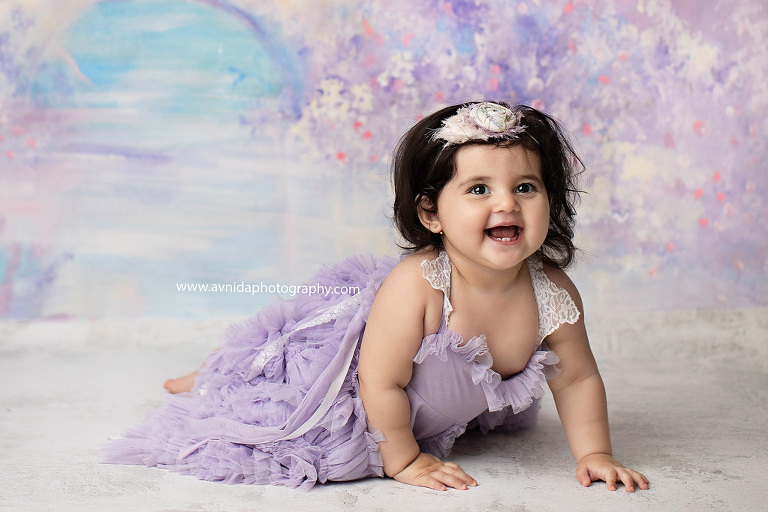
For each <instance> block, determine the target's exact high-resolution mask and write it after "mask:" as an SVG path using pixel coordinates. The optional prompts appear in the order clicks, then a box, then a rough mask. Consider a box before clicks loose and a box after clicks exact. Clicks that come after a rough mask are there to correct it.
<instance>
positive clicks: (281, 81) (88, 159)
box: [0, 0, 768, 319]
mask: <svg viewBox="0 0 768 512" xmlns="http://www.w3.org/2000/svg"><path fill="white" fill-rule="evenodd" d="M766 41H768V7H766V5H765V2H763V1H762V0H744V1H740V2H726V1H719V0H716V1H708V2H701V1H699V0H676V1H663V0H658V1H653V0H601V1H589V2H586V1H567V0H558V1H544V0H530V1H519V2H516V1H512V2H510V1H507V0H485V1H482V0H478V1H468V0H451V1H422V0H416V1H411V2H391V1H386V0H373V1H365V2H363V1H341V0H327V1H317V0H315V1H310V0H301V1H299V0H294V1H287V0H286V1H283V2H275V1H270V2H267V1H255V0H254V1H248V0H231V1H224V0H221V1H217V0H186V1H185V0H153V1H147V0H143V1H142V0H111V1H95V0H68V1H67V2H60V1H56V0H36V1H24V2H21V1H18V0H17V1H13V0H11V1H4V2H2V3H0V317H2V318H6V319H45V318H81V319H83V318H85V319H87V318H104V317H107V318H110V317H137V316H176V317H190V318H208V317H213V316H221V315H225V316H229V315H241V314H248V313H250V312H252V311H254V310H255V309H256V308H258V307H259V306H260V305H263V304H265V303H266V302H267V301H269V300H270V298H271V297H270V296H269V295H266V294H258V295H254V296H251V295H246V294H238V293H201V292H197V293H190V292H186V293H184V292H179V291H177V287H176V283H221V284H226V283H240V282H246V283H260V282H263V283H265V284H284V285H294V284H298V283H300V282H301V281H303V280H304V279H306V278H307V277H309V276H310V275H311V273H312V272H313V270H314V269H316V268H317V266H318V265H319V264H330V263H333V262H334V261H336V260H337V259H339V258H342V257H345V256H348V255H351V254H355V253H360V252H372V253H374V254H386V253H393V252H395V246H394V243H393V240H394V234H393V232H392V230H391V228H390V220H389V219H388V217H387V215H388V205H389V202H390V200H391V192H390V186H389V178H388V175H387V165H388V156H387V155H388V154H389V152H390V151H391V149H392V147H393V144H394V142H395V141H396V140H397V138H398V137H399V135H400V134H401V133H402V132H403V131H404V130H405V129H406V128H407V127H408V126H410V125H411V124H412V123H413V122H414V121H415V120H417V119H418V118H419V116H422V115H424V114H426V113H429V112H431V111H433V110H435V109H437V108H439V107H441V106H442V105H444V104H449V103H457V102H461V101H465V100H468V99H480V98H497V99H503V100H507V101H511V102H524V103H529V104H533V105H534V106H536V107H539V108H543V109H545V110H547V111H548V112H550V113H552V114H553V115H555V116H556V117H558V118H559V119H561V120H562V121H563V123H564V124H565V125H566V126H567V127H568V128H569V129H570V130H571V131H572V132H573V135H574V139H575V140H576V143H577V147H578V148H579V150H580V152H581V154H582V157H583V158H584V160H585V162H586V163H587V166H588V173H587V175H586V176H585V179H584V182H583V188H584V189H585V190H586V191H587V192H588V194H587V195H585V196H584V198H583V200H582V204H581V208H580V218H579V222H580V229H579V239H578V243H579V245H580V246H581V247H582V248H584V249H585V251H584V253H583V255H582V259H581V261H580V263H579V264H578V265H577V266H576V267H575V268H574V269H573V275H574V278H575V280H576V281H577V284H578V285H579V287H580V288H581V290H582V295H583V296H584V298H585V302H586V303H587V304H588V308H589V309H591V310H592V311H595V310H597V311H600V310H602V311H606V312H607V311H610V310H611V309H631V308H639V309H642V310H653V309H669V308H671V309H695V308H712V307H719V308H737V307H752V306H766V305H768V300H767V298H766V297H768V277H767V272H766V271H767V270H768V259H767V252H768V229H767V226H766V216H767V215H766V214H768V178H766V176H767V175H768V173H766V163H765V161H766V157H768V147H767V145H766V140H767V138H768V121H767V120H766V119H768V86H767V85H766V84H768V77H767V76H766V71H768V44H767V43H766Z"/></svg>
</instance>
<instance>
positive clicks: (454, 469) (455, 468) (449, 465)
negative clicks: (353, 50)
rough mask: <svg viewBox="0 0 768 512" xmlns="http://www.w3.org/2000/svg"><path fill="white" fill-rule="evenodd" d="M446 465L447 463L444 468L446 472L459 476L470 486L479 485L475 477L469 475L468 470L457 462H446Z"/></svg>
mask: <svg viewBox="0 0 768 512" xmlns="http://www.w3.org/2000/svg"><path fill="white" fill-rule="evenodd" d="M444 465H445V468H444V469H443V472H444V473H446V474H448V475H450V476H454V477H456V478H458V479H459V480H460V481H462V482H463V483H464V484H466V485H468V486H472V487H474V486H476V485H477V480H475V479H474V478H472V477H471V476H469V475H468V474H467V473H466V472H464V470H463V469H461V467H460V466H459V465H458V464H456V463H455V462H446V463H445V464H444ZM452 487H453V486H452Z"/></svg>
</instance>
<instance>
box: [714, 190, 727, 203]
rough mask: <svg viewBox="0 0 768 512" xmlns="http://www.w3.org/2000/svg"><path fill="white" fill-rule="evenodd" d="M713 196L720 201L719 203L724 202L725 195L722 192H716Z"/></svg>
mask: <svg viewBox="0 0 768 512" xmlns="http://www.w3.org/2000/svg"><path fill="white" fill-rule="evenodd" d="M715 198H716V199H717V200H718V201H720V202H721V203H724V202H725V199H726V197H725V194H724V193H722V192H718V193H717V195H716V196H715Z"/></svg>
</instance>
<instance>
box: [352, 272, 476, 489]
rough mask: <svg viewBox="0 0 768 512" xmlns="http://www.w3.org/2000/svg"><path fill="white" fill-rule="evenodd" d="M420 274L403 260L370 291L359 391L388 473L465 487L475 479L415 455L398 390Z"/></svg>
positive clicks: (421, 299)
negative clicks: (378, 433)
mask: <svg viewBox="0 0 768 512" xmlns="http://www.w3.org/2000/svg"><path fill="white" fill-rule="evenodd" d="M416 272H418V274H416ZM420 274H421V268H420V267H418V265H417V264H416V263H415V260H413V259H412V260H409V259H406V260H404V261H403V262H401V263H400V264H399V265H398V266H397V267H396V268H395V269H394V270H393V271H392V273H390V275H389V276H388V277H387V279H386V280H385V281H384V283H383V284H382V286H381V289H380V290H379V292H378V294H377V295H376V300H375V301H374V303H373V307H372V308H371V312H370V315H369V317H368V323H367V325H366V328H365V334H364V336H363V343H362V347H361V349H360V363H359V368H358V376H359V379H360V395H361V397H362V399H363V405H364V406H365V412H366V414H367V415H368V422H369V424H370V425H372V426H373V427H375V428H378V429H379V430H380V431H381V433H382V434H383V435H384V438H385V440H384V441H382V442H381V443H379V450H380V451H381V456H382V459H383V461H384V472H385V473H386V474H387V475H388V476H391V477H393V478H394V479H396V480H398V481H400V482H403V483H408V484H412V485H419V486H424V487H429V488H432V489H435V490H445V489H446V486H449V487H454V488H457V489H466V488H467V486H468V485H476V484H477V482H475V480H474V479H473V478H472V477H470V476H469V475H467V474H466V473H464V471H462V470H461V468H460V467H459V466H458V465H456V464H453V463H450V462H445V463H444V462H442V461H441V460H440V459H438V458H437V457H434V456H432V455H429V454H426V453H421V451H420V449H419V445H418V444H417V443H416V439H415V438H414V435H413V430H412V429H411V425H410V403H409V401H408V396H407V395H406V393H405V390H404V389H403V388H405V386H407V385H408V382H410V380H411V375H412V371H413V358H414V357H415V356H416V353H417V352H418V350H419V346H420V344H421V339H422V337H423V333H424V315H425V313H426V304H427V296H426V292H427V291H428V290H425V289H424V288H423V287H420V286H419V285H420V284H422V283H425V284H426V281H424V280H423V279H422V278H421V275H420Z"/></svg>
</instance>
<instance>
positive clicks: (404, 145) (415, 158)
mask: <svg viewBox="0 0 768 512" xmlns="http://www.w3.org/2000/svg"><path fill="white" fill-rule="evenodd" d="M474 103H479V102H469V103H462V104H459V105H453V106H450V107H446V108H443V109H441V110H439V111H437V112H435V113H433V114H431V115H429V116H427V117H425V118H424V119H422V120H421V121H419V122H418V123H416V124H415V125H414V126H413V127H412V128H411V129H410V130H408V131H407V132H406V133H405V135H403V137H402V138H401V139H400V142H399V144H398V147H397V150H396V151H395V155H394V161H393V164H392V179H393V182H394V192H395V202H394V205H393V213H394V216H393V218H394V222H395V226H396V227H397V229H398V231H399V232H400V234H401V235H402V237H403V238H404V239H405V241H406V242H407V244H403V245H401V248H402V249H405V250H406V251H409V252H416V251H418V250H421V249H425V248H428V247H434V248H441V247H442V238H441V236H440V235H439V234H436V233H432V232H431V231H429V230H428V229H427V228H426V227H424V225H423V224H422V223H421V220H420V219H419V208H420V206H419V205H420V204H421V201H422V198H426V199H428V204H430V205H432V206H431V207H432V208H434V210H433V211H432V213H437V198H438V196H439V195H440V191H441V190H442V189H443V187H444V186H445V184H446V183H447V182H448V181H449V180H450V179H451V178H453V176H454V175H455V174H456V166H455V163H454V157H455V155H456V152H457V151H458V150H459V148H460V147H461V146H462V145H461V144H456V145H451V146H448V147H443V146H444V144H445V141H442V140H439V139H438V140H432V136H433V134H434V133H435V132H436V131H437V130H439V129H440V128H441V126H442V123H443V121H444V120H445V119H447V118H449V117H451V116H453V115H454V114H456V111H457V110H458V109H460V108H461V107H464V106H467V105H472V104H474ZM494 103H497V104H499V105H503V106H505V107H507V108H510V109H512V110H513V111H514V112H515V113H518V114H522V116H523V120H522V124H523V125H525V126H526V129H525V131H524V132H523V133H521V134H520V136H519V138H518V139H515V140H490V141H488V142H485V141H472V142H469V143H467V144H483V145H496V146H502V147H510V146H515V145H518V144H519V145H522V146H523V147H524V148H526V149H529V150H531V151H534V152H535V153H536V154H538V155H539V158H540V159H541V174H542V178H543V180H544V185H545V187H546V189H547V196H548V197H549V201H550V217H549V230H548V232H547V237H546V239H545V240H544V244H543V245H542V246H541V247H540V248H539V250H538V251H537V253H538V254H539V255H540V256H541V258H542V260H543V261H544V262H545V263H548V264H549V265H552V266H555V267H557V268H565V267H567V266H568V265H570V264H571V262H572V261H573V259H574V256H575V253H576V247H575V246H574V245H573V234H574V233H573V228H574V225H575V222H576V208H575V206H576V203H577V202H578V199H579V193H580V192H579V190H578V189H577V188H576V177H577V176H578V175H579V174H581V172H583V170H584V164H583V162H582V161H581V159H580V158H579V156H578V155H577V154H576V152H575V151H574V149H573V146H572V145H571V143H570V141H569V140H568V137H567V135H566V132H565V130H564V128H562V127H561V125H560V123H558V122H557V121H556V120H555V119H553V118H552V117H551V116H549V115H547V114H545V113H544V112H541V111H539V110H536V109H535V108H531V107H528V106H525V105H515V106H510V105H508V104H506V103H503V102H494Z"/></svg>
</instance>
